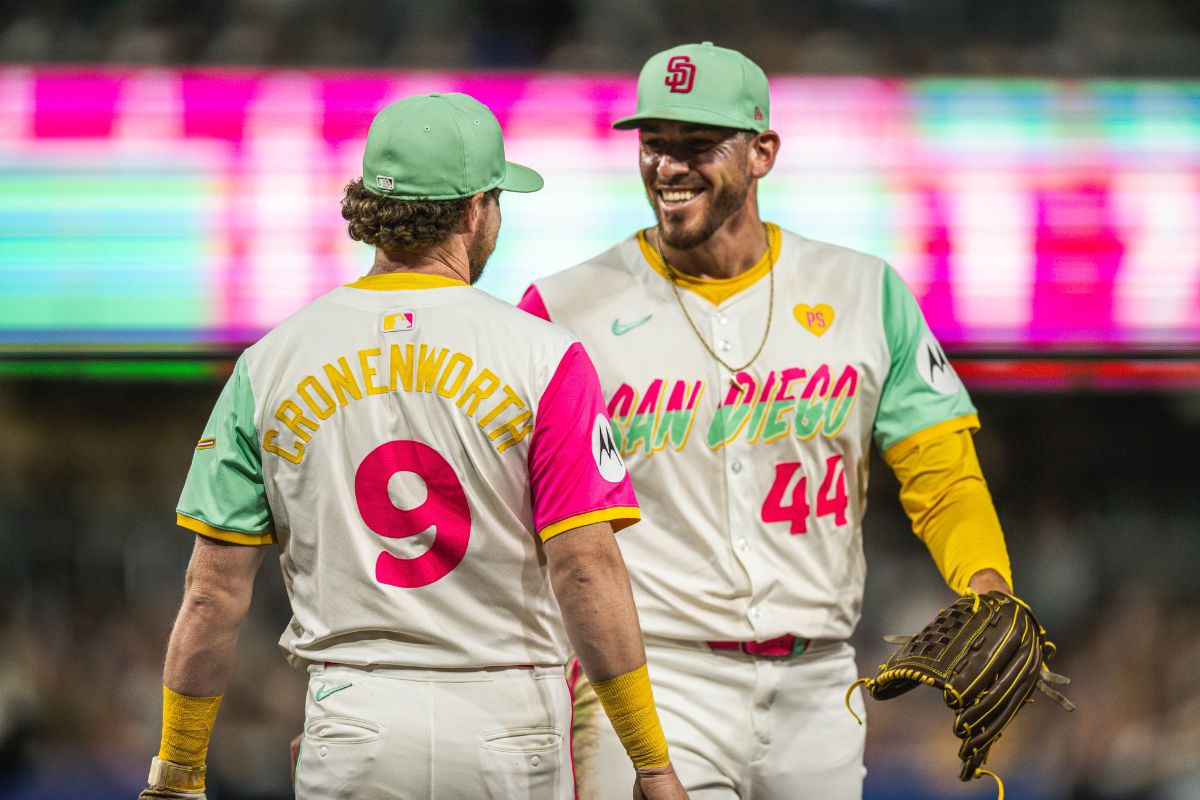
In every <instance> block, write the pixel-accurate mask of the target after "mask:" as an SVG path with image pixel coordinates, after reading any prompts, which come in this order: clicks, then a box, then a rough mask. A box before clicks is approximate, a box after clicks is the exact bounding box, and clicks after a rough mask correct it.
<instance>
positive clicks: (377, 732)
mask: <svg viewBox="0 0 1200 800" xmlns="http://www.w3.org/2000/svg"><path fill="white" fill-rule="evenodd" d="M309 675H310V676H309V682H308V698H307V701H306V704H305V723H304V739H303V742H302V744H301V746H300V759H299V761H298V765H297V768H296V798H297V800H332V799H333V798H357V799H358V800H364V799H365V798H370V799H371V800H468V798H470V799H471V800H474V799H475V798H480V800H570V798H572V797H573V796H574V794H573V789H572V780H571V758H570V742H569V740H568V735H569V731H570V725H571V701H570V693H569V691H568V689H567V684H566V679H565V675H564V672H563V669H562V668H561V667H527V668H521V667H517V668H505V669H485V670H434V669H402V668H395V667H368V668H362V667H348V666H340V665H338V666H313V667H310V669H309ZM626 794H628V792H626ZM622 800H628V797H623V798H622Z"/></svg>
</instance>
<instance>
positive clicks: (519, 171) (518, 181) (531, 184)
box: [496, 161, 546, 192]
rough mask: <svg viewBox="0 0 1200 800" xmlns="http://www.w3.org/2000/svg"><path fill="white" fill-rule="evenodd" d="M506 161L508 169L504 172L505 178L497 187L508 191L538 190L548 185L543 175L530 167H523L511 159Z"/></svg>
mask: <svg viewBox="0 0 1200 800" xmlns="http://www.w3.org/2000/svg"><path fill="white" fill-rule="evenodd" d="M504 163H505V164H506V165H507V166H508V169H507V170H506V171H505V173H504V178H503V179H502V180H501V181H500V183H499V184H498V185H497V186H496V188H497V189H503V190H504V191H506V192H536V191H538V190H539V189H541V188H542V187H543V186H545V185H546V181H545V180H543V179H542V176H541V175H539V174H538V173H536V172H534V171H533V170H531V169H530V168H529V167H523V166H521V165H520V164H514V163H513V162H511V161H506V162H504Z"/></svg>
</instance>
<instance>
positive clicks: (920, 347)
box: [915, 330, 962, 394]
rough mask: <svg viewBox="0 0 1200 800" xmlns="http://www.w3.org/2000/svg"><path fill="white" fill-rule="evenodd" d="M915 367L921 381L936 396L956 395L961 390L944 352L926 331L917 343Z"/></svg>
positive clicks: (960, 384)
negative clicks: (935, 393) (936, 394)
mask: <svg viewBox="0 0 1200 800" xmlns="http://www.w3.org/2000/svg"><path fill="white" fill-rule="evenodd" d="M915 366H916V368H917V374H918V375H920V376H921V379H922V380H923V381H925V383H927V384H929V388H930V389H933V390H934V391H935V392H937V393H938V394H956V393H957V392H958V391H959V390H960V389H962V383H961V382H960V381H959V379H958V375H957V374H955V372H954V367H952V366H950V359H948V358H946V352H945V351H944V350H942V346H941V345H940V344H938V341H937V339H935V338H933V334H932V333H931V332H929V331H928V330H927V331H925V334H924V335H923V336H922V337H921V341H920V342H918V343H917V350H916V365H915Z"/></svg>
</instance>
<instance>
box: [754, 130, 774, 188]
mask: <svg viewBox="0 0 1200 800" xmlns="http://www.w3.org/2000/svg"><path fill="white" fill-rule="evenodd" d="M779 144H780V141H779V134H778V133H776V132H775V131H763V132H762V133H760V134H758V135H756V136H755V137H754V138H752V139H751V140H750V147H749V159H750V175H751V176H752V177H754V178H763V177H766V175H767V173H769V172H770V171H771V168H772V167H774V166H775V157H776V156H778V155H779Z"/></svg>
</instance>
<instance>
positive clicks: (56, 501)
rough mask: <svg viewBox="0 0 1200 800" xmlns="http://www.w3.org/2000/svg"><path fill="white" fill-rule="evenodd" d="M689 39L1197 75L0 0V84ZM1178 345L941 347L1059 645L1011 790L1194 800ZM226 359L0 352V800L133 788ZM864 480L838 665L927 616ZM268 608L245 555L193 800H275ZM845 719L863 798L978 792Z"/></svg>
mask: <svg viewBox="0 0 1200 800" xmlns="http://www.w3.org/2000/svg"><path fill="white" fill-rule="evenodd" d="M734 6H736V8H733V7H734ZM701 39H714V40H716V41H718V43H721V44H724V45H727V46H731V47H737V48H739V49H742V50H743V51H744V52H746V53H748V54H750V55H752V57H754V58H755V59H756V60H758V61H759V63H761V64H762V66H763V67H764V68H765V69H766V70H767V71H768V72H769V73H771V74H772V75H780V74H794V75H814V74H815V75H884V76H894V77H901V78H903V77H920V76H930V75H940V76H952V77H964V78H991V77H1010V76H1028V75H1037V76H1046V77H1051V78H1060V77H1067V78H1087V77H1091V76H1106V77H1114V78H1123V77H1125V78H1147V77H1150V78H1162V79H1165V80H1172V81H1179V80H1182V81H1190V82H1194V81H1196V80H1197V79H1198V78H1197V76H1198V75H1200V4H1197V3H1196V2H1192V1H1189V0H1143V2H1132V0H1041V1H1040V2H1034V1H1032V0H1017V1H1015V2H1000V1H999V0H992V2H981V1H980V0H913V1H912V2H905V0H816V1H814V2H789V1H788V0H747V1H746V2H742V3H738V4H730V3H728V2H715V1H710V0H690V1H689V2H684V0H653V1H647V2H639V0H611V2H609V1H606V0H571V1H569V2H554V1H553V0H515V1H514V2H486V0H444V2H437V3H434V2H387V1H386V0H361V2H351V0H332V1H330V2H313V1H311V0H226V1H224V2H209V3H194V2H183V0H107V1H105V2H83V0H38V1H37V2H32V1H30V2H20V0H9V2H7V3H4V4H0V64H8V65H30V66H31V67H35V66H45V65H156V64H162V65H176V66H179V65H204V66H212V65H217V66H220V65H236V66H250V67H263V68H275V67H305V68H308V67H313V68H369V69H373V70H381V69H382V70H391V69H396V70H401V69H410V68H436V69H443V68H445V69H456V70H497V69H502V70H505V69H521V70H534V69H544V70H554V71H589V72H597V73H614V74H628V75H632V74H633V73H634V72H635V71H636V69H637V68H638V66H639V65H640V63H641V61H642V60H643V59H644V58H645V57H646V56H647V55H648V54H650V53H652V52H654V51H656V50H659V49H662V48H663V47H666V46H670V45H673V44H676V43H678V42H682V41H688V40H701ZM2 125H3V123H2V122H0V126H2ZM0 146H2V145H0ZM632 169H633V165H632V164H630V170H631V171H632ZM1198 191H1200V189H1198ZM1195 224H1196V225H1200V220H1196V221H1195ZM881 255H884V256H887V255H888V254H886V253H882V254H881ZM1192 256H1193V257H1194V258H1195V259H1200V253H1195V252H1194V253H1192ZM3 260H4V255H3V253H0V264H2V263H3ZM561 266H566V265H565V264H564V265H561ZM364 269H365V264H364ZM3 322H4V321H3V320H2V319H0V327H3ZM1176 345H1177V346H1175V347H1171V348H1165V349H1164V348H1159V349H1149V350H1142V351H1135V352H1129V351H1125V350H1113V351H1105V350H1104V349H1103V348H1100V349H1099V350H1095V349H1092V350H1088V351H1086V352H1079V351H1068V352H1063V351H1058V352H1048V353H1047V352H1042V351H1039V352H1032V351H1027V350H1024V351H1023V350H1021V349H1020V348H1016V349H1013V350H1010V351H1008V352H1005V353H1003V354H996V353H988V352H984V353H980V352H977V351H971V350H968V349H964V348H960V349H958V350H952V351H951V356H952V358H954V359H955V361H956V364H958V366H959V368H960V371H961V372H962V374H964V376H966V377H967V379H968V382H969V383H970V384H971V386H972V388H973V397H974V399H975V402H976V405H977V406H978V408H979V411H980V416H981V418H982V420H983V423H984V427H983V429H982V431H981V432H980V433H979V435H978V437H977V445H978V449H979V452H980V456H981V460H982V462H983V467H984V473H985V475H986V477H987V478H988V480H989V483H990V485H991V488H992V491H993V494H994V496H995V498H996V502H997V505H998V508H999V513H1000V517H1001V520H1002V521H1003V523H1004V526H1005V529H1006V532H1007V536H1008V541H1009V546H1010V550H1011V552H1012V555H1013V559H1014V565H1015V578H1016V582H1017V587H1018V593H1019V594H1021V595H1022V596H1024V597H1025V598H1026V599H1028V600H1029V601H1030V602H1031V603H1032V604H1033V606H1034V608H1035V609H1037V611H1038V613H1039V615H1040V617H1041V620H1042V622H1043V623H1044V624H1045V625H1046V626H1047V628H1048V629H1049V630H1050V632H1051V635H1052V638H1054V640H1055V641H1056V642H1057V643H1058V645H1059V648H1060V653H1061V658H1060V660H1059V661H1058V662H1057V667H1056V668H1057V669H1058V670H1059V671H1061V672H1063V673H1064V674H1066V675H1068V676H1070V677H1072V678H1073V683H1072V685H1071V686H1070V687H1069V691H1068V694H1069V696H1070V697H1071V698H1072V699H1073V700H1074V701H1075V703H1076V704H1077V706H1078V707H1079V710H1078V711H1077V712H1076V713H1075V714H1073V715H1070V716H1068V715H1065V714H1062V713H1061V712H1059V711H1058V710H1057V709H1055V708H1053V707H1051V706H1048V705H1045V704H1035V705H1034V706H1033V707H1032V708H1031V709H1029V710H1028V711H1027V712H1025V713H1024V714H1023V715H1022V716H1021V718H1020V719H1019V720H1018V721H1017V723H1016V724H1015V725H1014V727H1013V728H1012V730H1011V732H1009V733H1007V734H1006V735H1005V737H1004V739H1003V740H1002V742H1001V743H1000V744H999V745H998V747H997V750H996V752H995V754H994V756H993V759H992V766H993V767H994V768H995V769H996V770H997V771H998V772H1000V774H1001V775H1002V776H1004V778H1005V780H1006V784H1007V787H1008V796H1009V797H1012V798H1038V799H1039V800H1041V799H1045V800H1050V799H1051V798H1055V799H1059V798H1061V799H1062V800H1068V799H1069V800H1187V799H1194V798H1200V756H1198V755H1197V754H1198V753H1200V680H1197V679H1198V678H1200V666H1197V665H1198V664H1200V600H1197V590H1198V589H1200V378H1198V377H1197V376H1198V374H1200V372H1198V370H1197V365H1198V364H1200V349H1198V343H1197V342H1195V341H1191V342H1179V343H1176ZM229 352H232V350H229V351H228V352H218V353H215V354H213V353H207V354H205V353H185V354H184V355H183V357H182V360H183V361H185V362H188V363H190V364H191V365H193V366H197V365H198V368H197V369H188V368H183V369H180V370H179V372H178V374H179V375H180V376H181V377H178V378H175V379H170V378H166V377H164V374H163V373H164V371H163V370H161V369H159V370H155V369H141V368H140V367H139V366H138V365H144V359H147V358H148V359H150V360H151V361H154V360H155V359H158V360H159V361H160V362H161V361H162V358H161V355H162V354H151V355H149V356H147V355H146V354H145V353H143V354H142V356H141V357H142V359H143V360H140V361H139V360H137V359H124V357H123V356H116V357H114V356H112V354H109V357H108V358H107V360H97V359H94V358H89V357H86V356H82V357H81V356H80V355H79V354H78V353H71V354H67V353H55V352H54V351H53V350H43V351H41V352H38V353H36V354H32V355H31V354H30V353H28V352H25V353H15V352H14V351H12V350H11V349H8V350H3V351H2V353H0V357H2V360H0V434H2V435H0V453H2V454H3V457H2V458H0V798H6V799H8V800H32V799H33V798H55V799H56V800H59V799H61V798H89V800H105V799H106V798H118V797H121V798H129V797H133V796H135V795H136V792H137V791H138V790H139V788H140V787H141V786H142V785H143V781H144V779H145V773H146V771H147V767H148V763H149V759H150V756H152V755H153V754H154V753H155V752H156V750H157V741H158V730H159V711H160V699H161V695H160V688H159V687H160V671H161V665H162V657H163V652H164V648H165V642H166V637H167V633H168V631H169V628H170V624H171V621H172V618H173V615H174V612H175V610H176V608H177V606H178V602H179V598H180V592H181V588H182V578H183V569H184V566H185V564H186V562H187V558H188V554H189V551H190V546H191V537H190V534H186V533H184V532H182V531H180V530H178V529H175V528H174V526H173V524H172V522H173V517H172V514H173V509H174V503H175V500H176V498H177V496H178V492H179V488H180V486H181V485H182V480H183V477H184V474H185V472H186V469H187V465H188V462H189V458H190V452H191V448H192V445H193V444H194V441H195V439H196V437H197V435H198V433H199V432H200V429H201V427H202V425H203V422H204V420H205V419H206V417H207V415H208V412H209V410H210V408H211V406H212V403H213V401H214V400H215V398H216V395H217V393H218V391H219V389H220V385H221V379H222V376H223V374H226V373H227V370H228V368H229V365H230V361H229V358H228V355H229ZM123 359H124V360H123ZM172 363H174V362H172ZM122 364H125V365H126V366H128V367H129V368H123V367H122ZM130 365H132V366H130ZM997 365H999V368H998V369H997V368H996V366H997ZM1114 374H1116V375H1118V376H1122V377H1121V379H1120V380H1116V381H1113V380H1110V379H1109V378H1111V376H1112V375H1114ZM1022 376H1024V378H1022ZM1029 376H1042V378H1041V379H1031V378H1030V377H1029ZM1106 376H1108V377H1106ZM872 478H873V480H872V483H871V494H870V512H869V516H868V521H867V524H866V536H865V539H866V542H867V559H868V567H869V573H870V577H869V581H868V588H867V595H866V601H865V614H864V619H863V623H862V625H861V626H860V628H859V631H858V633H857V635H856V637H855V644H856V646H857V647H858V648H859V654H860V667H861V668H862V669H863V670H864V671H867V670H870V669H871V668H873V666H874V665H875V664H876V663H878V661H879V660H880V658H881V656H882V655H883V653H885V652H886V650H885V648H884V646H883V645H882V644H881V643H880V642H879V636H880V634H882V633H888V632H897V631H908V630H913V629H915V628H916V627H918V626H919V625H921V624H922V623H923V621H924V620H925V619H926V618H927V617H928V615H929V614H930V613H931V611H933V610H935V609H937V608H938V607H940V606H942V605H944V604H945V603H946V602H947V600H948V599H949V595H948V592H947V590H946V589H945V588H944V586H942V585H941V583H940V581H939V579H938V577H937V574H936V571H935V569H934V567H933V565H932V563H931V561H930V560H929V558H928V555H927V554H926V553H925V551H924V550H923V548H922V547H921V546H920V545H919V543H918V542H917V541H916V540H915V539H914V538H913V537H912V536H911V534H910V533H909V530H908V522H907V520H906V519H905V517H904V516H903V514H902V512H901V511H900V509H899V505H898V502H897V501H896V499H895V495H896V489H897V486H896V483H895V480H894V478H892V476H891V474H890V471H889V470H888V469H887V468H886V467H885V466H884V465H883V464H882V463H881V462H879V461H878V459H876V460H875V462H874V463H873V465H872ZM287 617H288V611H287V601H286V597H285V595H284V592H283V588H282V584H281V581H280V579H279V574H278V566H277V564H276V563H275V562H274V561H273V560H272V559H270V558H268V560H267V564H266V566H265V568H264V570H263V572H262V574H261V576H260V578H259V582H258V586H257V591H256V597H255V601H254V607H253V609H252V611H251V615H250V618H249V619H248V621H247V623H246V625H245V627H244V629H243V632H242V637H241V646H240V650H239V656H238V664H237V668H236V671H235V678H234V682H233V684H232V685H231V686H230V688H229V691H228V693H227V697H226V700H225V702H224V705H223V707H222V711H221V715H220V718H219V720H218V724H217V728H216V733H215V735H214V737H213V743H212V747H211V750H210V754H209V766H210V791H209V797H210V798H212V799H213V800H230V799H231V798H233V799H236V800H268V799H269V798H270V799H272V800H274V799H275V798H285V797H290V796H291V795H290V789H289V782H288V775H287V772H288V770H287V743H288V740H289V739H290V738H291V736H292V735H293V734H294V733H295V732H296V731H297V730H298V729H299V725H300V721H301V718H302V694H303V683H304V678H303V676H301V675H300V674H298V673H295V672H293V671H292V670H290V669H289V668H288V667H287V666H286V665H285V663H284V661H283V659H282V657H281V656H280V654H279V653H278V650H277V648H276V646H275V641H276V639H277V638H278V634H279V632H280V630H281V629H282V628H283V626H284V624H285V623H286V620H287ZM869 712H870V734H869V743H868V758H867V764H868V769H869V774H868V780H867V795H866V796H867V797H868V798H870V799H871V800H916V798H924V799H925V800H937V799H940V798H967V797H970V798H990V797H992V796H994V795H993V793H994V787H993V786H992V785H991V784H990V783H987V782H981V783H975V784H971V785H963V784H959V783H958V782H957V780H956V774H957V763H956V758H955V751H956V748H957V741H956V740H955V739H954V737H953V736H952V734H951V732H950V718H949V716H948V714H946V713H945V712H944V709H942V708H941V706H940V703H939V702H938V700H937V698H936V697H935V696H934V695H933V693H928V692H916V693H913V694H912V695H910V696H907V697H905V698H904V699H902V700H897V701H895V702H891V703H887V704H878V703H872V704H870V706H869Z"/></svg>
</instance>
